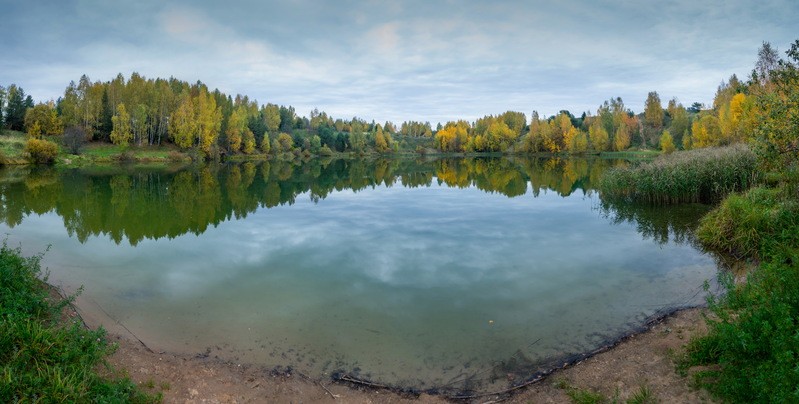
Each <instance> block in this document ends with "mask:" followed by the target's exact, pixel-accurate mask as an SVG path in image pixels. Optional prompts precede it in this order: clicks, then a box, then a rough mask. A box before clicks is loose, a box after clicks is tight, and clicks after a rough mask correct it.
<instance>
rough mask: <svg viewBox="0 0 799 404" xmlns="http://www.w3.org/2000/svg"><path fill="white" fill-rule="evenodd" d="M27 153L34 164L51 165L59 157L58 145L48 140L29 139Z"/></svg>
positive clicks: (26, 144)
mask: <svg viewBox="0 0 799 404" xmlns="http://www.w3.org/2000/svg"><path fill="white" fill-rule="evenodd" d="M25 152H26V153H28V155H29V156H30V160H31V161H32V162H33V163H36V164H50V163H52V162H54V161H55V157H56V156H57V155H58V145H56V144H55V143H53V142H50V141H48V140H40V139H29V140H28V142H27V143H25Z"/></svg>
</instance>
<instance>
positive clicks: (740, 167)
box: [599, 144, 759, 205]
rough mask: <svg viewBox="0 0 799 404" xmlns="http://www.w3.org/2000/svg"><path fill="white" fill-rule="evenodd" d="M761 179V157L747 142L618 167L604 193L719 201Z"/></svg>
mask: <svg viewBox="0 0 799 404" xmlns="http://www.w3.org/2000/svg"><path fill="white" fill-rule="evenodd" d="M758 178H759V175H758V171H757V157H756V156H755V154H754V153H753V152H752V151H751V150H749V148H748V147H746V146H745V145H741V144H738V145H733V146H727V147H720V148H707V149H699V150H691V151H682V152H676V153H672V154H668V155H662V156H659V157H658V158H656V159H655V160H654V161H652V162H647V163H641V164H638V165H634V166H631V167H616V168H613V169H611V170H608V172H607V173H605V175H604V176H603V177H602V180H601V181H600V184H599V188H600V190H601V192H602V194H603V196H605V197H608V198H611V199H615V200H626V201H632V202H642V203H648V204H654V205H666V204H676V203H692V202H704V203H710V202H717V201H719V200H721V198H723V197H724V196H726V195H727V194H729V193H731V192H736V191H741V190H745V189H748V188H749V187H751V186H752V185H754V184H755V183H757V181H758Z"/></svg>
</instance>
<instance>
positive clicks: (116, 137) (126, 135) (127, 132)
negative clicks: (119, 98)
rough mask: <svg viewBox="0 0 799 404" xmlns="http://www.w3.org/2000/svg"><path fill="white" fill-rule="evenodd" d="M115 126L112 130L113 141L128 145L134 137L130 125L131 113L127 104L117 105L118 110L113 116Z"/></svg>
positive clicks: (117, 143)
mask: <svg viewBox="0 0 799 404" xmlns="http://www.w3.org/2000/svg"><path fill="white" fill-rule="evenodd" d="M111 122H112V123H113V125H114V128H113V129H112V130H111V142H113V143H114V144H115V145H119V146H127V145H128V143H130V141H131V140H132V139H133V132H131V127H130V114H128V110H127V109H126V108H125V104H119V105H117V110H116V113H115V114H114V116H113V117H112V118H111Z"/></svg>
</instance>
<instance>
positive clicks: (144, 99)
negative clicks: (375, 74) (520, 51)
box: [0, 42, 779, 157]
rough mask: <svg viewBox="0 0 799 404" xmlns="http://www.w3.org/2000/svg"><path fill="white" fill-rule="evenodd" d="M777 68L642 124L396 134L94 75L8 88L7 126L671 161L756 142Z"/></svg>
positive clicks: (763, 66) (331, 146)
mask: <svg viewBox="0 0 799 404" xmlns="http://www.w3.org/2000/svg"><path fill="white" fill-rule="evenodd" d="M778 62H779V57H778V55H777V51H776V50H775V49H774V48H772V47H771V45H770V44H769V43H767V42H765V43H763V46H762V47H761V49H760V50H759V52H758V61H757V63H756V67H755V69H754V70H753V72H752V75H751V77H750V78H749V79H748V80H746V81H741V80H740V79H739V78H738V77H737V76H735V75H733V76H732V77H730V79H729V80H728V81H723V82H722V83H721V85H720V86H719V87H718V89H717V92H716V96H715V98H714V100H713V104H712V106H709V107H708V108H705V107H704V106H703V105H702V104H699V103H693V104H692V105H691V106H690V107H687V108H686V107H685V106H683V105H682V104H681V103H680V102H679V101H678V100H677V99H676V98H673V99H671V100H669V101H668V102H667V103H666V106H665V107H664V106H663V103H662V102H661V99H660V96H659V94H658V93H657V92H656V91H653V92H650V93H649V94H648V95H647V98H646V103H645V109H644V111H643V112H641V113H638V114H636V113H635V112H633V111H632V110H630V109H629V108H627V107H626V106H625V104H624V101H623V100H622V99H621V98H612V99H609V100H607V101H605V102H604V103H603V104H602V105H600V106H599V107H598V108H597V110H596V112H595V113H591V112H584V113H583V114H582V115H581V116H580V117H576V116H574V115H572V114H571V112H569V111H567V110H563V111H561V112H560V113H558V114H557V115H552V116H549V117H546V118H544V117H541V116H540V115H539V114H538V113H537V112H535V111H533V113H532V115H531V117H530V120H529V121H528V120H527V117H526V116H525V114H524V113H522V112H515V111H507V112H505V113H502V114H499V115H496V116H495V115H487V116H485V117H483V118H480V119H477V120H476V121H474V122H468V121H464V120H460V121H452V122H448V123H446V124H445V125H441V124H440V123H439V124H438V125H437V127H436V128H435V130H434V129H433V128H432V127H431V125H430V123H429V122H417V121H406V122H403V123H402V124H401V125H400V126H399V128H397V126H396V125H395V124H394V123H393V122H385V123H382V124H380V123H376V122H374V121H372V122H366V121H365V120H363V119H360V118H358V117H353V118H351V119H347V120H345V119H341V118H333V117H332V116H329V115H328V114H327V113H325V112H320V111H319V110H316V109H314V110H313V111H311V112H310V114H309V116H308V117H305V116H301V115H299V114H297V112H296V111H295V109H294V108H293V107H292V106H283V105H276V104H272V103H267V104H259V103H258V102H257V101H256V100H250V99H249V98H248V97H247V96H246V95H236V96H235V97H232V96H230V95H227V94H224V93H222V92H220V91H219V90H213V91H212V90H210V89H209V88H208V87H207V86H206V85H205V84H203V83H201V82H199V81H198V82H196V83H194V84H190V83H188V82H185V81H180V80H177V79H175V78H170V79H168V80H167V79H160V78H159V79H147V78H145V77H142V76H140V75H139V74H137V73H133V74H132V75H131V76H130V78H128V79H125V77H124V76H122V74H119V75H117V77H116V78H114V79H113V80H110V81H107V82H100V81H95V82H92V81H91V80H90V79H89V78H88V77H87V76H85V75H84V76H82V77H81V78H80V80H79V81H78V83H77V84H76V83H75V82H71V83H70V84H69V85H68V86H67V88H66V90H65V92H64V95H63V96H62V97H59V99H58V100H56V101H51V102H48V103H39V104H37V105H33V100H32V99H31V97H30V96H25V93H24V91H23V90H22V88H20V87H18V86H16V85H11V86H9V87H8V89H7V90H6V89H3V88H2V87H0V123H2V125H4V127H6V128H9V129H12V130H19V131H23V130H24V131H25V132H27V133H28V135H29V136H30V137H31V138H40V137H41V136H43V135H47V136H51V137H56V138H57V137H58V136H59V135H61V134H63V133H66V134H67V136H65V138H69V139H66V141H65V142H62V144H74V142H75V138H78V139H79V140H94V141H104V142H112V143H114V144H118V145H129V144H134V145H160V144H163V143H164V142H170V143H173V144H175V145H176V146H178V147H179V148H181V149H184V150H193V151H196V152H198V153H199V154H201V155H202V156H205V157H213V156H218V155H220V154H225V155H230V154H238V153H241V154H253V153H265V154H270V153H272V154H285V153H294V154H295V155H299V154H300V153H304V154H305V155H310V154H319V155H330V154H332V153H333V152H355V153H361V154H362V153H367V152H377V153H393V152H399V151H408V152H410V151H412V152H420V153H424V152H428V151H438V152H454V153H474V152H477V153H486V152H487V153H492V152H494V153H542V152H544V153H571V154H580V153H586V152H604V151H624V150H627V149H629V148H631V147H636V148H642V149H661V150H663V151H665V152H671V151H673V150H676V149H685V150H688V149H693V148H703V147H710V146H722V145H726V144H731V143H735V142H740V141H746V140H748V139H750V138H751V137H752V136H753V133H754V131H755V129H756V128H755V126H756V122H757V121H758V118H757V117H758V116H759V115H762V114H764V113H766V111H765V110H764V106H763V105H759V104H758V103H757V102H756V101H755V100H756V99H757V97H758V96H759V95H762V94H764V93H768V92H772V91H773V90H774V87H773V86H772V85H771V84H769V83H770V81H769V78H770V76H771V74H772V72H773V71H774V70H775V69H777V68H778V64H779V63H778ZM68 148H69V149H72V151H73V152H77V151H78V150H79V148H78V147H68ZM433 149H435V150H433Z"/></svg>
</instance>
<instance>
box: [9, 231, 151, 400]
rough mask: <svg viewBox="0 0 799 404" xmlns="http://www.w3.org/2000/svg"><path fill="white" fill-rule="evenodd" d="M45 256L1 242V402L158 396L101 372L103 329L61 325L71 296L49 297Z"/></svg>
mask: <svg viewBox="0 0 799 404" xmlns="http://www.w3.org/2000/svg"><path fill="white" fill-rule="evenodd" d="M40 259H41V256H35V257H30V258H24V257H23V256H22V254H21V252H20V250H19V249H11V248H8V247H7V245H6V244H5V243H3V246H2V248H0V402H4V403H15V402H134V403H139V402H155V401H158V398H157V397H151V396H147V395H145V394H143V393H141V392H140V391H138V390H137V388H136V386H135V384H134V383H133V382H131V381H130V380H129V379H127V378H123V379H115V380H108V379H104V378H102V377H100V376H99V375H98V374H97V371H98V370H99V369H100V367H101V366H102V365H103V364H104V363H105V360H104V358H105V356H106V355H108V354H109V353H110V352H111V351H112V346H111V345H109V344H108V343H107V342H106V340H105V332H104V331H103V330H102V329H100V330H96V331H92V330H86V329H84V328H83V327H82V326H81V325H80V324H78V323H73V324H71V325H59V323H58V319H59V316H60V313H61V309H62V308H63V307H64V306H65V305H66V304H67V301H61V302H55V303H54V302H51V301H50V300H49V299H48V289H47V286H46V285H45V284H44V283H43V282H42V281H41V280H40V279H39V278H40V277H41V276H42V273H41V269H40V265H39V261H40ZM45 279H46V277H45Z"/></svg>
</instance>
